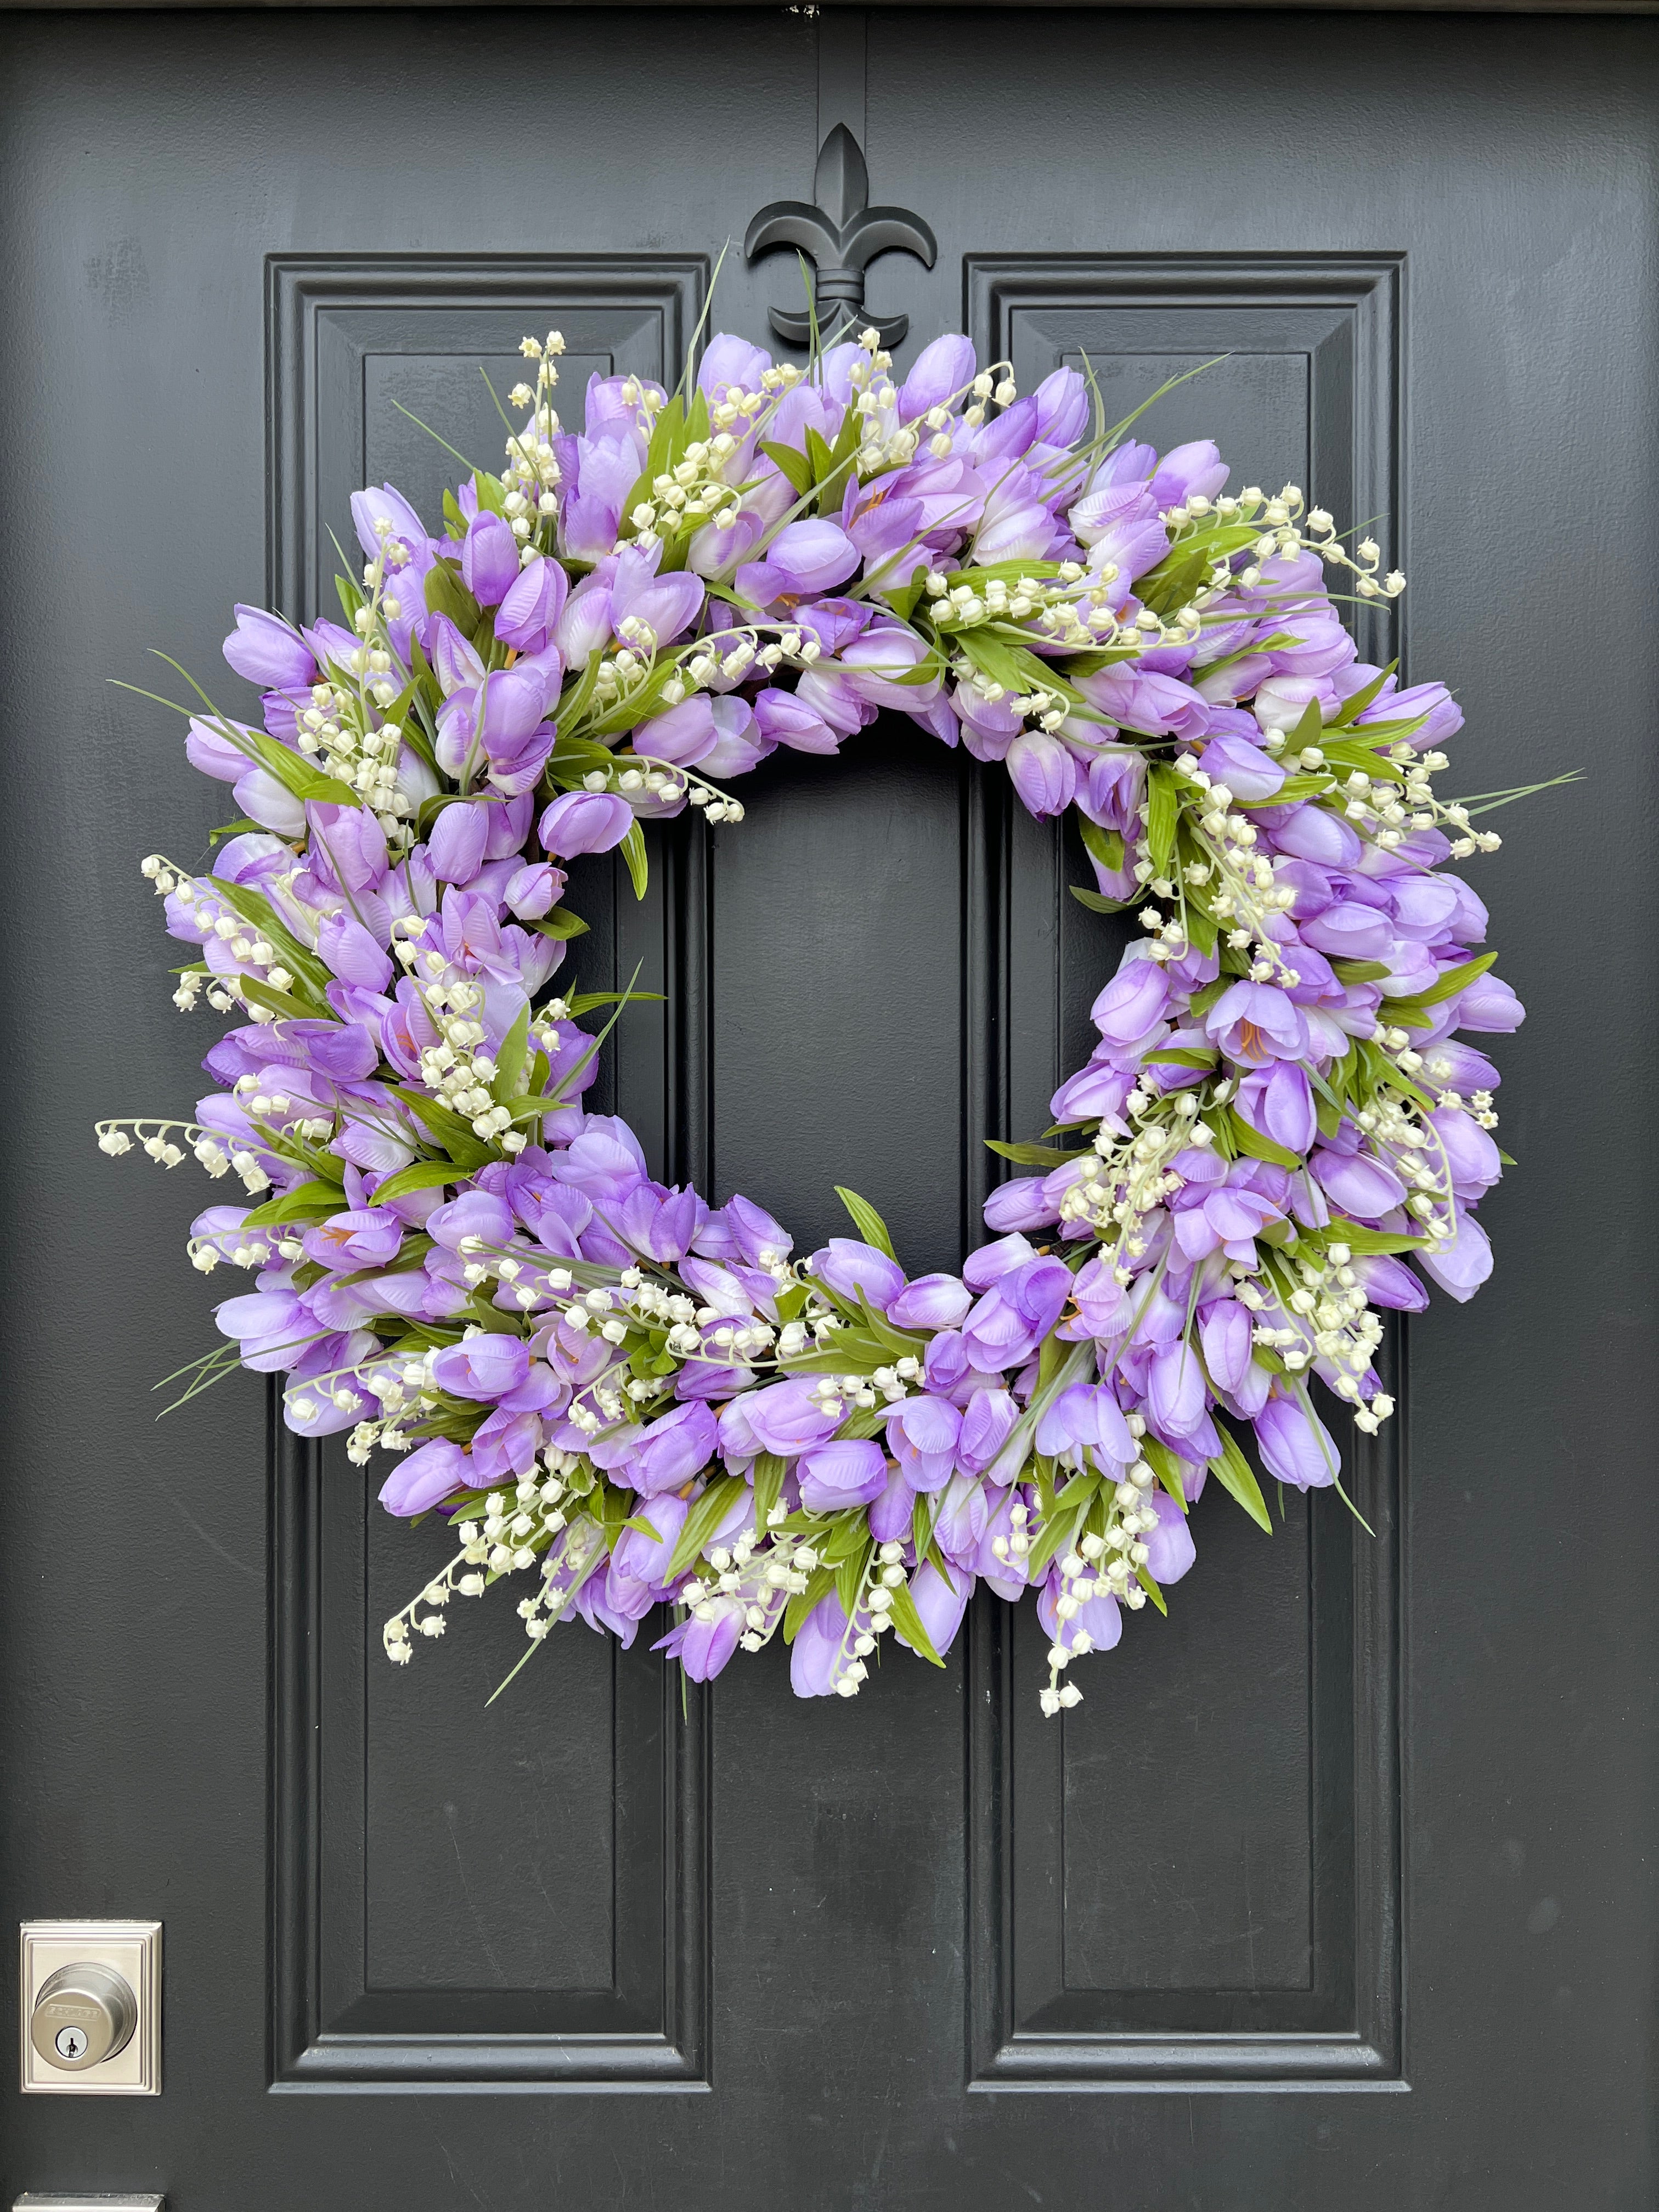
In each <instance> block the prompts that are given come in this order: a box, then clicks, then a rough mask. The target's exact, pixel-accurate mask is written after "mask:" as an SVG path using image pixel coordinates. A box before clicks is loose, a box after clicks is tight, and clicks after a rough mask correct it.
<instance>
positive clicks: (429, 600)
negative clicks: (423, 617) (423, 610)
mask: <svg viewBox="0 0 1659 2212" xmlns="http://www.w3.org/2000/svg"><path fill="white" fill-rule="evenodd" d="M426 604H427V606H428V611H430V612H431V613H433V614H435V615H447V616H448V617H449V619H450V620H451V622H453V623H454V625H455V627H456V629H459V630H462V631H464V632H465V635H467V636H468V637H471V635H472V633H473V631H474V630H475V629H477V627H478V617H479V616H480V614H481V613H482V612H483V610H482V609H481V608H480V606H479V605H478V602H477V600H476V599H474V598H473V596H472V594H471V592H469V591H468V590H467V588H466V586H465V584H464V583H463V582H462V581H461V571H460V567H459V563H458V562H454V561H448V560H443V561H435V562H433V564H432V566H431V567H430V568H428V570H427V572H426Z"/></svg>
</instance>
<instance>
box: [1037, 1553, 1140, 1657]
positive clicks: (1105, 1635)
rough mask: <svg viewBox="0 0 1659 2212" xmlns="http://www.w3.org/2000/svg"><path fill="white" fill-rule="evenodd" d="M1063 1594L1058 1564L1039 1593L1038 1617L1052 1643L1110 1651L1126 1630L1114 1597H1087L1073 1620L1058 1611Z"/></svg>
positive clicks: (1071, 1647) (1081, 1649) (1083, 1648)
mask: <svg viewBox="0 0 1659 2212" xmlns="http://www.w3.org/2000/svg"><path fill="white" fill-rule="evenodd" d="M1059 1597H1060V1567H1059V1565H1058V1563H1056V1564H1055V1565H1054V1566H1052V1567H1050V1568H1049V1570H1048V1577H1047V1578H1046V1580H1045V1581H1044V1583H1043V1585H1042V1589H1041V1590H1040V1591H1039V1592H1038V1593H1037V1620H1039V1622H1040V1623H1041V1624H1042V1631H1043V1633H1044V1634H1045V1635H1046V1636H1047V1637H1048V1639H1049V1641H1050V1642H1051V1643H1054V1644H1060V1646H1061V1647H1062V1648H1063V1649H1064V1650H1067V1651H1109V1650H1111V1649H1112V1647H1113V1645H1114V1644H1116V1642H1117V1640H1118V1638H1120V1637H1121V1635H1122V1633H1123V1616H1122V1614H1121V1613H1120V1612H1119V1611H1118V1605H1117V1600H1116V1599H1115V1598H1114V1597H1091V1598H1086V1599H1085V1601H1084V1602H1083V1604H1082V1605H1081V1606H1080V1607H1079V1609H1078V1611H1077V1612H1076V1613H1073V1616H1072V1618H1071V1619H1070V1620H1061V1619H1060V1615H1059V1613H1057V1612H1056V1610H1055V1606H1056V1603H1057V1601H1058V1600H1059Z"/></svg>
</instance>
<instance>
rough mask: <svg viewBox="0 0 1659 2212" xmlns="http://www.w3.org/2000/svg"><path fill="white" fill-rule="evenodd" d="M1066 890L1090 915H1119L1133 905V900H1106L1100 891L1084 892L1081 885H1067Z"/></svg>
mask: <svg viewBox="0 0 1659 2212" xmlns="http://www.w3.org/2000/svg"><path fill="white" fill-rule="evenodd" d="M1066 889H1067V890H1069V891H1070V892H1071V894H1072V896H1073V898H1074V899H1075V900H1076V901H1077V902H1078V904H1079V906H1086V907H1087V908H1088V909H1089V911H1090V913H1091V914H1121V913H1122V911H1123V909H1124V908H1125V907H1127V906H1133V904H1134V901H1133V899H1114V898H1108V897H1106V896H1105V895H1104V894H1103V892H1101V891H1091V890H1085V888H1084V886H1083V885H1082V884H1067V885H1066Z"/></svg>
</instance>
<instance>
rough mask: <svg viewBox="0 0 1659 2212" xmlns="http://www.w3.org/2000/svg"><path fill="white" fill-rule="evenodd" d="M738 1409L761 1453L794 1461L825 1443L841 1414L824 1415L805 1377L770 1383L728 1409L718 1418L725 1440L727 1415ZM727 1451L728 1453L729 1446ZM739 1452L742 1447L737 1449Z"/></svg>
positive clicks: (838, 1422) (833, 1430)
mask: <svg viewBox="0 0 1659 2212" xmlns="http://www.w3.org/2000/svg"><path fill="white" fill-rule="evenodd" d="M738 1407H741V1419H742V1423H743V1425H744V1427H745V1428H746V1429H747V1431H748V1432H749V1434H750V1437H752V1438H753V1440H754V1442H755V1443H756V1444H757V1445H758V1447H759V1448H760V1449H761V1450H762V1451H769V1452H775V1453H777V1454H778V1455H779V1456H780V1457H781V1458H783V1459H793V1458H794V1457H795V1455H797V1454H798V1453H800V1452H804V1451H806V1450H808V1449H811V1446H813V1445H814V1444H821V1443H825V1442H826V1441H827V1440H828V1439H829V1437H832V1436H833V1435H834V1434H835V1432H836V1430H837V1429H838V1428H839V1427H840V1426H841V1424H842V1419H843V1418H844V1417H843V1416H842V1414H840V1413H825V1412H824V1411H823V1407H821V1406H820V1405H819V1403H818V1401H817V1399H816V1398H815V1397H814V1396H813V1395H812V1385H811V1383H810V1382H809V1381H808V1380H807V1378H806V1377H805V1376H801V1375H796V1376H791V1377H790V1378H789V1380H788V1381H787V1382H786V1383H768V1384H767V1386H766V1387H765V1389H761V1390H756V1391H753V1392H752V1393H750V1394H749V1395H746V1396H744V1398H743V1399H741V1400H739V1401H735V1404H734V1405H733V1406H728V1407H726V1410H725V1412H724V1413H721V1415H720V1434H721V1437H722V1439H724V1438H725V1437H726V1430H727V1427H728V1418H727V1417H728V1416H729V1415H732V1414H733V1413H735V1412H736V1411H737V1408H738ZM726 1449H727V1450H731V1449H732V1445H730V1444H728V1445H726ZM737 1449H738V1451H739V1452H741V1449H742V1447H741V1445H738V1447H737Z"/></svg>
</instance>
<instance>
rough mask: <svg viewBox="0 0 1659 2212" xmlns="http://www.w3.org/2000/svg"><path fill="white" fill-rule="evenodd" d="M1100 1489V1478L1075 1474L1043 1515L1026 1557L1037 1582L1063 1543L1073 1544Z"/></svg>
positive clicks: (1031, 1576) (1027, 1566) (1032, 1578)
mask: <svg viewBox="0 0 1659 2212" xmlns="http://www.w3.org/2000/svg"><path fill="white" fill-rule="evenodd" d="M1099 1489H1100V1477H1099V1475H1097V1474H1094V1473H1092V1472H1091V1473H1089V1474H1074V1475H1073V1477H1072V1479H1071V1480H1070V1481H1069V1482H1068V1483H1067V1484H1066V1487H1065V1489H1064V1490H1063V1491H1062V1492H1060V1496H1059V1497H1058V1498H1056V1499H1055V1500H1054V1504H1053V1505H1052V1506H1051V1507H1050V1508H1049V1509H1048V1510H1047V1511H1046V1512H1045V1513H1044V1514H1043V1516H1042V1527H1041V1528H1040V1529H1039V1530H1038V1531H1037V1534H1036V1539H1035V1541H1033V1543H1032V1546H1031V1548H1030V1553H1028V1555H1027V1558H1026V1563H1025V1564H1026V1571H1027V1573H1028V1574H1029V1575H1030V1579H1031V1580H1032V1582H1033V1583H1035V1582H1036V1581H1037V1580H1038V1578H1039V1577H1041V1575H1042V1570H1043V1569H1044V1568H1045V1567H1046V1566H1047V1565H1048V1562H1049V1560H1050V1559H1053V1558H1054V1554H1055V1553H1056V1552H1058V1551H1059V1550H1060V1547H1061V1545H1062V1544H1070V1543H1073V1542H1075V1541H1076V1540H1077V1537H1078V1535H1079V1534H1080V1532H1081V1530H1082V1528H1083V1519H1084V1516H1085V1514H1086V1513H1087V1511H1088V1510H1089V1508H1090V1506H1091V1504H1093V1503H1094V1500H1095V1498H1096V1496H1097V1493H1098V1492H1099Z"/></svg>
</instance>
